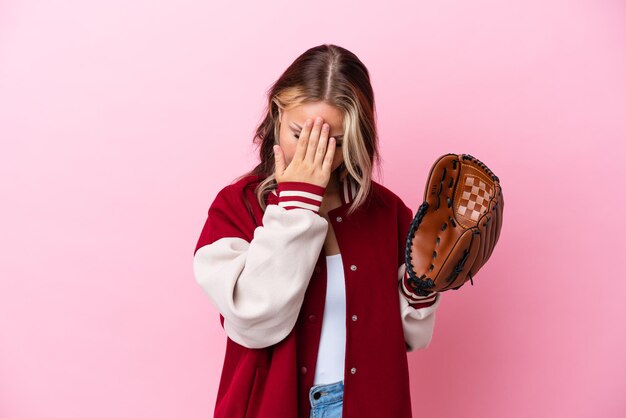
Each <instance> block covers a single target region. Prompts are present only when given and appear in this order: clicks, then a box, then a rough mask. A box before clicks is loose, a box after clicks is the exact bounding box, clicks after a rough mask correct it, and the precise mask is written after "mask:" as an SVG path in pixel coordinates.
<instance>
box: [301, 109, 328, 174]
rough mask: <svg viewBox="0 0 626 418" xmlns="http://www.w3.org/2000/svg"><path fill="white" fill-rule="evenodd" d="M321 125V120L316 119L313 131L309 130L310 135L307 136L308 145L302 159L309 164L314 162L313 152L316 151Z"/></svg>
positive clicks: (319, 118)
mask: <svg viewBox="0 0 626 418" xmlns="http://www.w3.org/2000/svg"><path fill="white" fill-rule="evenodd" d="M322 123H324V121H323V120H322V118H321V117H316V118H315V123H314V124H313V129H311V134H310V135H309V143H308V145H307V147H306V155H305V157H304V159H305V160H307V161H308V162H310V163H311V164H313V161H314V160H315V152H316V150H317V142H318V141H319V135H320V131H321V130H322Z"/></svg>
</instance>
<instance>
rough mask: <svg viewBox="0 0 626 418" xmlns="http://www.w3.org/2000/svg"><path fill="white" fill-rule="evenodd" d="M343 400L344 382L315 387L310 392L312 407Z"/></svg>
mask: <svg viewBox="0 0 626 418" xmlns="http://www.w3.org/2000/svg"><path fill="white" fill-rule="evenodd" d="M342 399H343V380H340V381H339V382H335V383H328V384H324V385H314V386H313V387H311V389H310V390H309V401H310V402H311V405H312V406H315V405H319V404H325V403H332V402H337V401H340V400H342Z"/></svg>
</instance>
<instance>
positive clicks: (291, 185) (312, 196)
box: [276, 181, 326, 213]
mask: <svg viewBox="0 0 626 418" xmlns="http://www.w3.org/2000/svg"><path fill="white" fill-rule="evenodd" d="M325 190H326V188H325V187H322V186H318V185H317V184H313V183H308V182H304V181H283V182H280V183H278V185H277V187H276V192H277V194H278V206H280V207H282V208H285V209H287V210H292V209H308V210H310V211H312V212H315V213H319V210H320V206H321V205H322V199H323V198H324V192H325Z"/></svg>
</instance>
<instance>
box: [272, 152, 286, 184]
mask: <svg viewBox="0 0 626 418" xmlns="http://www.w3.org/2000/svg"><path fill="white" fill-rule="evenodd" d="M274 165H275V166H276V170H275V176H276V177H280V176H282V174H283V172H284V171H285V158H284V155H283V150H282V149H281V148H280V145H274Z"/></svg>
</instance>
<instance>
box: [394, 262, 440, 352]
mask: <svg viewBox="0 0 626 418" xmlns="http://www.w3.org/2000/svg"><path fill="white" fill-rule="evenodd" d="M405 272H406V265H405V264H404V263H402V264H401V265H400V267H398V294H399V297H400V316H401V318H402V330H403V331H404V339H405V341H406V351H407V352H410V351H415V350H419V349H425V348H427V347H428V345H429V344H430V341H431V340H432V337H433V330H434V327H435V311H436V310H437V307H438V306H439V303H440V302H441V293H440V292H433V293H431V294H430V295H428V296H424V297H416V298H414V300H411V301H409V299H408V298H407V297H406V296H405V294H404V292H403V291H402V285H403V283H404V275H405Z"/></svg>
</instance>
